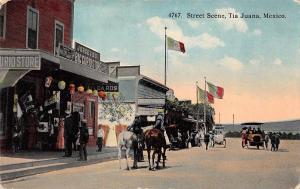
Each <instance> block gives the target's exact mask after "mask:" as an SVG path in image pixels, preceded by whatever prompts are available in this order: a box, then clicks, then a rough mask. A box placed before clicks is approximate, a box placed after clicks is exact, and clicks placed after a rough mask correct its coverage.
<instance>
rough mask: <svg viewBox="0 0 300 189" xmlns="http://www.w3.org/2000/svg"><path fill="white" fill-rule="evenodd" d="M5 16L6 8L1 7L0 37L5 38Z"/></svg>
mask: <svg viewBox="0 0 300 189" xmlns="http://www.w3.org/2000/svg"><path fill="white" fill-rule="evenodd" d="M5 15H6V6H2V7H1V9H0V37H5V25H6V24H5Z"/></svg>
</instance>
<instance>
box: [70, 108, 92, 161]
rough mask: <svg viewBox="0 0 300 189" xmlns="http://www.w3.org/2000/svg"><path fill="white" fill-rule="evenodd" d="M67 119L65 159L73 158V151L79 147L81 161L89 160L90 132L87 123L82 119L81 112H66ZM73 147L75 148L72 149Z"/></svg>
mask: <svg viewBox="0 0 300 189" xmlns="http://www.w3.org/2000/svg"><path fill="white" fill-rule="evenodd" d="M65 113H66V118H65V122H64V141H65V155H64V157H71V156H72V151H73V150H74V151H77V150H78V147H79V160H80V161H83V160H85V161H86V160H87V150H86V145H87V143H88V141H89V131H88V128H87V125H86V124H87V121H86V120H85V119H81V118H80V114H79V112H73V113H72V114H71V112H70V111H68V110H66V111H65ZM72 146H73V148H72Z"/></svg>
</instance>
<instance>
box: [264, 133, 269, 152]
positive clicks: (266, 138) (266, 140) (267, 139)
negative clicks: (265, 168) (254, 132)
mask: <svg viewBox="0 0 300 189" xmlns="http://www.w3.org/2000/svg"><path fill="white" fill-rule="evenodd" d="M269 140H270V136H269V134H268V133H267V134H266V135H265V146H266V150H268V143H269Z"/></svg>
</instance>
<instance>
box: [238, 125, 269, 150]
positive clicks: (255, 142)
mask: <svg viewBox="0 0 300 189" xmlns="http://www.w3.org/2000/svg"><path fill="white" fill-rule="evenodd" d="M263 124H264V123H261V122H247V123H242V124H241V126H243V129H247V133H246V139H247V141H246V146H247V148H249V146H256V148H257V149H259V147H263V148H264V143H265V140H264V133H263V131H262V126H263Z"/></svg>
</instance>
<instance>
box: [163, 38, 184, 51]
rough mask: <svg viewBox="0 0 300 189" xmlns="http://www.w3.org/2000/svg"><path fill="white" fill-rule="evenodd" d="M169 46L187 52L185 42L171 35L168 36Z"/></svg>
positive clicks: (171, 48)
mask: <svg viewBox="0 0 300 189" xmlns="http://www.w3.org/2000/svg"><path fill="white" fill-rule="evenodd" d="M167 47H168V49H170V50H175V51H180V52H183V53H185V48H184V44H183V43H182V42H180V41H176V40H174V39H172V38H171V37H167Z"/></svg>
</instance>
